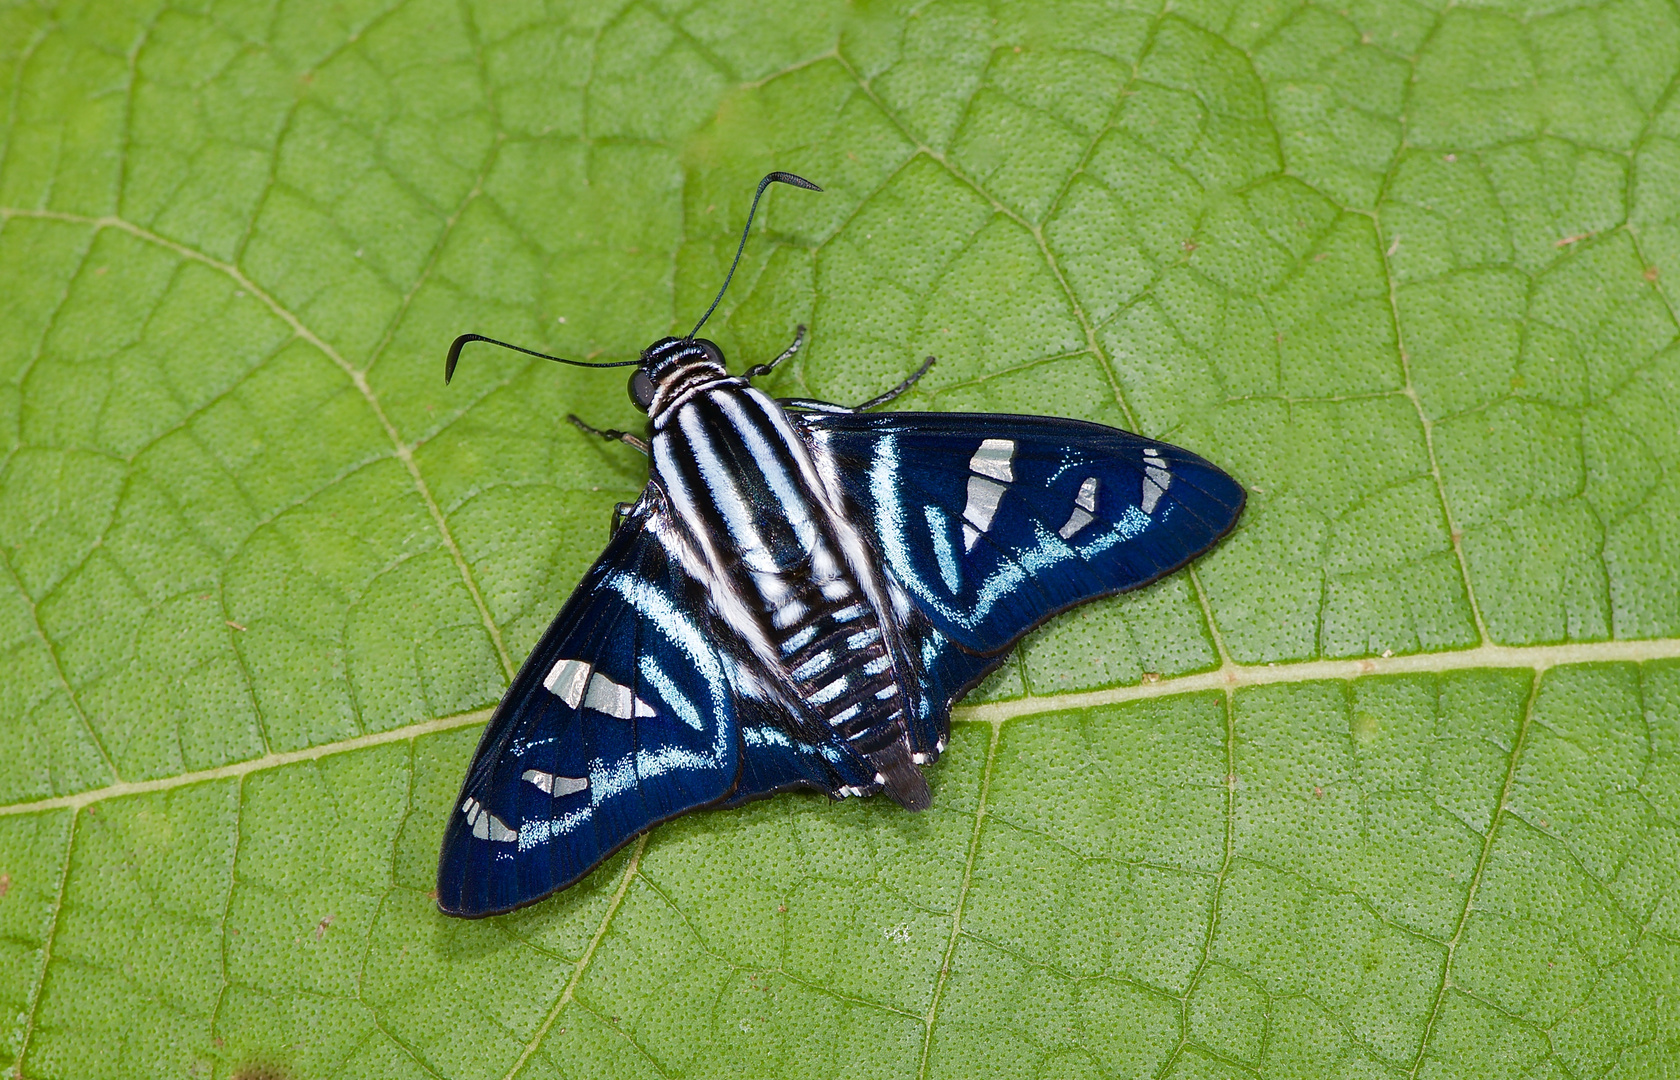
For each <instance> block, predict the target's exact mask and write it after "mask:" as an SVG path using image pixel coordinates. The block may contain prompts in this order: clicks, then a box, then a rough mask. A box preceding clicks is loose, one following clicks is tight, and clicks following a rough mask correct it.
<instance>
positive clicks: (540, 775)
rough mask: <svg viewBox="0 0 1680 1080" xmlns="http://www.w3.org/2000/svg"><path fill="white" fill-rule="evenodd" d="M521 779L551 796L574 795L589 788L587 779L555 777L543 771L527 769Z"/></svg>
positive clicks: (520, 776)
mask: <svg viewBox="0 0 1680 1080" xmlns="http://www.w3.org/2000/svg"><path fill="white" fill-rule="evenodd" d="M519 779H521V780H523V781H525V782H526V783H528V784H534V785H536V786H537V787H539V788H541V789H542V790H543V791H546V792H548V793H549V794H550V795H574V794H576V793H577V792H580V791H583V790H585V789H587V788H588V787H589V780H588V778H587V777H575V776H555V775H554V774H553V773H547V772H543V771H542V770H541V769H526V770H525V771H524V772H523V773H521V774H520V775H519Z"/></svg>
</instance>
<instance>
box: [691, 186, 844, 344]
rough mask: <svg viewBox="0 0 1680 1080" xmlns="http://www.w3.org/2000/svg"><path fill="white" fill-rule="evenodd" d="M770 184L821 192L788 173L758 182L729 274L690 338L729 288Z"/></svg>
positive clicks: (695, 325) (697, 331)
mask: <svg viewBox="0 0 1680 1080" xmlns="http://www.w3.org/2000/svg"><path fill="white" fill-rule="evenodd" d="M771 184H788V185H791V186H793V187H797V188H804V189H805V190H806V191H821V190H822V188H820V187H818V186H817V185H815V184H813V183H811V181H809V180H807V179H805V178H804V177H803V176H795V175H793V174H792V173H790V172H773V173H770V174H769V175H768V176H766V177H765V178H764V179H762V180H760V181H759V182H758V190H757V191H756V192H754V193H753V201H752V208H751V209H750V210H748V211H747V227H746V228H744V229H742V230H741V246H740V247H737V248H736V249H735V261H734V262H732V263H730V264H729V273H727V274H725V275H723V288H722V289H719V290H718V294H717V297H716V299H714V300H713V301H712V306H711V307H709V308H707V309H706V314H704V315H702V316H700V321H699V322H697V323H695V324H694V329H692V330H690V331H689V332H688V336H689V337H690V338H693V337H694V335H695V334H698V333H699V332H700V328H701V327H702V326H705V325H706V320H707V319H709V318H711V317H712V312H714V311H716V310H717V306H718V302H719V301H721V300H722V299H723V292H724V289H727V288H729V279H730V278H732V277H734V276H735V268H736V267H737V266H739V265H741V252H743V251H745V250H746V249H747V234H748V233H750V232H752V223H753V215H754V214H756V213H758V200H759V199H761V198H763V197H764V189H765V188H767V187H769V186H770V185H771Z"/></svg>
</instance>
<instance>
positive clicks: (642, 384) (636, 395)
mask: <svg viewBox="0 0 1680 1080" xmlns="http://www.w3.org/2000/svg"><path fill="white" fill-rule="evenodd" d="M630 400H631V401H632V402H633V403H634V404H635V406H636V408H638V409H640V410H642V411H643V412H647V411H648V409H649V408H651V407H652V406H653V379H652V378H651V377H650V376H649V375H648V373H647V372H645V371H643V370H642V369H641V368H637V369H636V373H635V374H634V375H632V376H630Z"/></svg>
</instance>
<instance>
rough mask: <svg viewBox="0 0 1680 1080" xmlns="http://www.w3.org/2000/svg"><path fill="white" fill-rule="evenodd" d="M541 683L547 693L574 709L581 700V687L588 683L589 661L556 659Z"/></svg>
mask: <svg viewBox="0 0 1680 1080" xmlns="http://www.w3.org/2000/svg"><path fill="white" fill-rule="evenodd" d="M543 685H544V686H545V687H547V688H548V691H549V693H551V694H553V695H554V696H555V697H557V698H559V699H560V700H561V701H564V702H565V703H566V704H567V706H569V707H570V708H573V709H575V708H577V707H578V702H580V701H582V700H583V688H584V687H585V686H587V685H589V662H588V661H587V660H559V661H556V662H555V664H554V666H553V667H552V668H550V669H549V671H548V678H546V679H544V680H543Z"/></svg>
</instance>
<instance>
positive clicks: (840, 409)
mask: <svg viewBox="0 0 1680 1080" xmlns="http://www.w3.org/2000/svg"><path fill="white" fill-rule="evenodd" d="M933 360H934V358H933V357H931V356H930V357H928V358H927V359H926V360H923V361H922V366H921V367H919V368H917V369H916V371H915V373H914V374H912V375H911V376H910V377H909V378H908V379H905V380H904V381H903V382H901V383H899V384H898V385H897V386H895V387H893V388H892V389H891V390H888V391H887V392H886V393H884V394H882V395H880V396H879V397H872V398H870V399H869V400H868V401H866V402H864V403H863V404H862V405H859V406H856V407H855V408H853V407H850V406H846V405H836V404H834V402H832V401H817V400H816V399H815V398H794V397H784V398H777V399H776V402H777V404H779V405H781V406H782V407H783V408H784V409H803V410H805V411H806V412H818V413H830V414H840V415H844V414H846V413H860V412H866V411H868V410H870V409H873V408H874V407H875V406H877V405H885V404H886V403H887V402H889V401H891V400H893V399H894V398H896V397H898V396H900V395H901V394H903V393H904V392H905V391H906V390H908V389H910V388H911V387H912V386H915V385H916V383H917V382H918V381H919V380H920V379H921V377H922V376H923V375H926V374H927V373H928V369H929V368H931V367H933Z"/></svg>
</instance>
